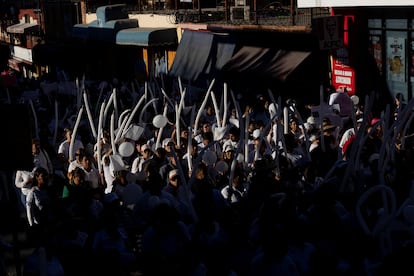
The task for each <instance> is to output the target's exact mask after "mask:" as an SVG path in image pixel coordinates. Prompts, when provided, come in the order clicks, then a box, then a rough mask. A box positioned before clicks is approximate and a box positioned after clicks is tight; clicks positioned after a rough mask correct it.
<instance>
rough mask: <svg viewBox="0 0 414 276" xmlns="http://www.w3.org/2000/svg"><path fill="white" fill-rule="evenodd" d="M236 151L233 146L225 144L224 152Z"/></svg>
mask: <svg viewBox="0 0 414 276" xmlns="http://www.w3.org/2000/svg"><path fill="white" fill-rule="evenodd" d="M229 151H234V147H233V145H232V144H225V145H224V148H223V152H229Z"/></svg>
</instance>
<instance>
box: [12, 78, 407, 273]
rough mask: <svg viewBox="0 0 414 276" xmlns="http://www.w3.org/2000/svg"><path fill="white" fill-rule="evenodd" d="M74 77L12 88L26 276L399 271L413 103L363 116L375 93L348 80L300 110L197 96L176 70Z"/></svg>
mask: <svg viewBox="0 0 414 276" xmlns="http://www.w3.org/2000/svg"><path fill="white" fill-rule="evenodd" d="M73 83H74V84H75V89H74V90H73V91H72V92H73V93H72V92H70V93H67V94H62V93H58V92H57V91H55V90H54V89H55V88H56V86H51V85H50V84H48V83H44V84H43V85H41V88H40V89H39V90H38V98H36V99H34V101H32V100H33V99H23V98H22V99H21V101H22V102H24V103H26V104H27V103H30V106H31V107H32V111H33V113H32V114H33V116H34V118H35V120H34V122H36V124H37V125H36V128H35V129H36V130H37V133H34V135H33V140H32V143H33V148H32V154H33V170H32V171H16V174H15V186H16V188H17V191H18V192H19V196H20V198H21V203H22V205H21V206H22V207H23V208H22V210H24V212H23V213H24V216H25V217H26V218H27V222H28V225H29V228H28V229H29V234H30V235H31V237H32V241H33V243H34V245H35V246H36V248H38V250H35V252H34V253H33V254H32V256H30V257H29V258H28V260H26V265H25V270H26V272H27V275H37V274H36V273H38V272H39V270H43V271H45V270H47V271H48V272H49V273H52V274H50V275H97V274H98V273H104V275H130V273H131V272H132V271H136V270H137V269H138V270H139V271H140V272H141V273H142V274H144V275H162V274H165V273H175V275H321V274H322V273H324V274H326V275H382V274H384V275H387V274H388V273H389V272H390V271H393V273H397V272H396V271H404V269H405V268H407V265H408V264H409V262H408V263H406V260H408V258H409V257H411V256H413V255H412V254H413V253H414V248H413V247H412V241H413V235H414V231H413V229H414V228H413V226H414V213H413V209H414V198H413V196H414V195H412V193H413V192H414V191H413V192H412V191H411V182H412V169H411V168H410V166H409V162H410V161H411V159H410V158H412V157H411V151H412V148H413V145H412V143H410V137H411V135H412V134H411V133H410V124H411V119H412V116H413V115H412V106H413V103H412V102H411V101H410V102H408V103H407V102H405V101H404V99H403V98H402V96H401V95H397V97H396V99H395V103H390V105H389V106H388V109H387V110H384V112H383V113H381V114H373V113H372V112H370V110H371V108H372V105H373V104H375V103H374V102H373V99H372V98H370V97H366V98H365V99H363V100H360V99H359V98H358V96H356V95H353V96H351V95H349V94H348V93H347V91H346V90H345V91H344V90H340V91H339V90H338V91H329V95H328V97H327V98H326V97H325V96H324V95H325V94H324V93H322V92H321V97H320V98H321V101H320V103H318V105H315V104H313V105H311V106H306V107H305V106H297V104H296V102H295V100H294V99H281V97H277V93H275V92H272V91H270V90H269V91H267V94H266V93H260V94H259V93H258V94H257V95H250V96H249V95H242V94H236V93H233V91H231V89H229V90H228V89H227V86H226V85H224V87H223V88H217V85H215V81H214V80H213V81H211V83H210V86H209V87H208V89H207V90H206V91H205V92H204V93H203V94H202V96H200V98H199V99H200V101H199V102H197V103H196V102H191V101H189V94H190V93H191V91H190V89H191V88H190V87H184V88H183V87H182V84H181V81H180V80H178V82H177V85H176V86H174V87H175V91H168V90H167V89H166V88H159V86H158V85H156V84H154V83H145V84H143V85H142V86H139V85H137V84H136V83H122V82H120V81H117V80H114V81H112V82H111V83H107V82H102V83H99V85H96V86H93V85H92V84H91V85H85V83H84V82H79V81H75V82H73ZM51 87H54V88H51ZM164 89H166V90H167V91H166V90H164ZM187 89H188V91H187ZM214 89H216V90H219V91H213V90H214ZM91 103H92V104H91ZM299 110H300V111H299ZM63 136H64V140H62V141H60V140H59V137H63ZM42 260H43V261H44V266H39V265H38V263H39V261H40V262H41V261H42ZM108 273H109V274H108Z"/></svg>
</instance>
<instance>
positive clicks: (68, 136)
mask: <svg viewBox="0 0 414 276" xmlns="http://www.w3.org/2000/svg"><path fill="white" fill-rule="evenodd" d="M72 138H73V139H75V141H74V142H73V155H72V156H69V147H70V143H71V140H72ZM81 148H84V146H83V143H82V141H81V140H79V139H77V138H75V137H72V130H71V129H68V128H66V129H65V140H64V141H63V142H62V143H60V145H59V147H58V152H57V153H58V160H59V161H60V162H61V163H62V164H63V169H64V170H65V171H67V169H68V166H69V163H70V162H72V160H75V152H76V151H77V150H78V149H81Z"/></svg>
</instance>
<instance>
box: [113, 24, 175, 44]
mask: <svg viewBox="0 0 414 276" xmlns="http://www.w3.org/2000/svg"><path fill="white" fill-rule="evenodd" d="M177 43H178V38H177V29H176V28H129V29H124V30H121V31H119V32H118V33H117V34H116V44H119V45H136V46H144V47H150V46H165V45H177Z"/></svg>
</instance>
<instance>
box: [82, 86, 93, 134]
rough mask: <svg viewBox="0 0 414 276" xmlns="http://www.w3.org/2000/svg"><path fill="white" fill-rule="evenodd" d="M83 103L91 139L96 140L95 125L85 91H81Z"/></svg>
mask: <svg viewBox="0 0 414 276" xmlns="http://www.w3.org/2000/svg"><path fill="white" fill-rule="evenodd" d="M83 103H84V104H85V108H86V114H87V115H88V120H89V125H90V127H91V131H92V135H93V138H94V139H96V129H95V124H94V122H93V118H92V113H91V109H90V105H89V100H88V95H87V94H86V90H84V91H83Z"/></svg>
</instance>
